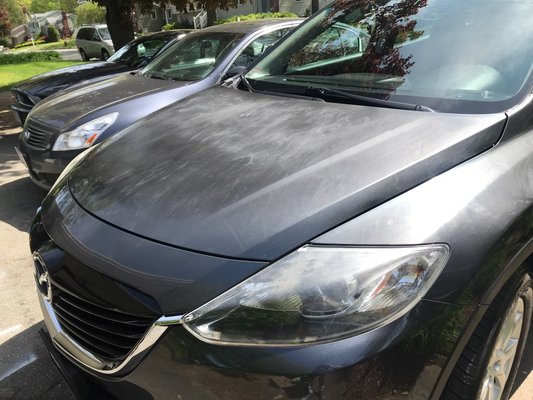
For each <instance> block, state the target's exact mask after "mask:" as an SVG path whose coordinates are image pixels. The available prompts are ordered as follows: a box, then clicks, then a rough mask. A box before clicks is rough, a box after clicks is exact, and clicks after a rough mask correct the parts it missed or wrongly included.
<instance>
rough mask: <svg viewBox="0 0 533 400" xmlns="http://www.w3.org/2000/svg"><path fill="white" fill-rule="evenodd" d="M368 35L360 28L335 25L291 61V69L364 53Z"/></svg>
mask: <svg viewBox="0 0 533 400" xmlns="http://www.w3.org/2000/svg"><path fill="white" fill-rule="evenodd" d="M367 36H368V35H367V34H366V33H364V32H363V31H361V30H360V29H358V28H354V27H352V26H349V25H346V24H335V25H333V26H331V27H329V28H328V29H326V30H325V31H324V32H322V33H321V34H320V35H318V36H317V37H316V38H315V39H313V40H312V41H311V42H309V43H308V44H307V45H306V46H305V47H303V48H302V49H301V50H300V51H298V52H297V53H295V54H294V55H293V56H292V58H291V59H290V61H289V65H288V67H289V69H290V68H295V67H299V66H303V65H306V64H311V63H314V62H319V61H327V60H331V59H337V58H341V57H346V56H350V55H356V54H358V53H361V52H363V51H364V49H365V47H366V45H367V44H368V39H367Z"/></svg>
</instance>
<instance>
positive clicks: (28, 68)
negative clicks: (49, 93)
mask: <svg viewBox="0 0 533 400" xmlns="http://www.w3.org/2000/svg"><path fill="white" fill-rule="evenodd" d="M76 64H82V62H80V61H39V62H30V63H24V64H8V65H0V91H2V90H8V89H9V88H11V86H13V85H15V84H16V83H19V82H22V81H24V80H26V79H28V78H31V77H32V76H34V75H38V74H42V73H44V72H48V71H52V70H54V69H58V68H63V67H68V66H71V65H76Z"/></svg>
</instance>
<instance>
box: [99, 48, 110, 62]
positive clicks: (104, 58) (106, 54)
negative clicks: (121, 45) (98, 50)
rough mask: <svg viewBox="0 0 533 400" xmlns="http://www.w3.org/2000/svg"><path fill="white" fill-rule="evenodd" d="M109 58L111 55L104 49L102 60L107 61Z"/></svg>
mask: <svg viewBox="0 0 533 400" xmlns="http://www.w3.org/2000/svg"><path fill="white" fill-rule="evenodd" d="M108 58H109V53H108V52H107V50H106V49H102V54H101V56H100V60H102V61H106V60H107V59H108Z"/></svg>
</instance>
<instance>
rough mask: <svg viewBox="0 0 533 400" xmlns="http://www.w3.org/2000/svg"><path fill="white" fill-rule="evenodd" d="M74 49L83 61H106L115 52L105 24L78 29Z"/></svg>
mask: <svg viewBox="0 0 533 400" xmlns="http://www.w3.org/2000/svg"><path fill="white" fill-rule="evenodd" d="M76 47H77V48H78V51H79V52H80V55H81V58H82V60H84V61H88V60H89V59H90V58H99V59H101V60H107V59H108V58H109V56H110V55H111V54H113V53H114V52H115V49H114V48H113V42H112V41H111V35H110V34H109V30H108V29H107V25H105V24H100V25H87V26H82V27H81V28H79V29H78V32H77V33H76Z"/></svg>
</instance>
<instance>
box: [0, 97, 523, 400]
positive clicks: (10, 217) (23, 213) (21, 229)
mask: <svg viewBox="0 0 533 400" xmlns="http://www.w3.org/2000/svg"><path fill="white" fill-rule="evenodd" d="M11 102H12V99H11V96H10V94H9V93H6V92H3V93H0V239H1V240H0V309H1V314H0V315H1V318H0V399H2V400H22V399H45V400H52V399H59V400H73V399H74V396H73V395H72V393H71V392H70V390H69V388H68V386H67V384H66V383H65V381H64V380H63V379H62V377H61V375H60V374H59V372H58V371H57V369H56V368H55V366H54V365H53V363H52V361H51V359H50V357H49V356H48V354H47V352H46V350H45V347H44V345H43V344H42V342H41V339H40V337H39V334H38V331H39V329H40V327H41V324H42V317H41V312H40V309H39V305H38V302H37V297H36V291H35V283H34V278H33V262H32V259H31V255H30V252H29V248H28V234H27V230H28V228H29V225H30V223H31V220H32V218H33V215H34V214H35V210H36V208H37V207H38V206H39V203H40V202H41V201H42V199H43V198H44V196H45V192H44V191H43V190H41V189H39V188H38V187H36V186H35V185H34V184H33V183H32V182H31V181H30V179H29V177H28V175H27V173H26V170H25V168H24V166H23V165H22V163H21V162H20V161H19V160H18V158H17V156H16V154H15V151H14V150H13V148H14V146H15V145H16V142H17V138H18V134H19V133H20V128H19V127H18V126H17V124H16V123H15V121H14V119H13V118H12V116H11V112H10V111H9V105H10V104H11ZM532 370H533V332H532V334H530V338H529V343H528V346H527V348H526V353H525V354H524V358H523V362H522V365H521V366H520V368H519V371H518V376H517V385H516V386H517V389H516V391H515V393H514V395H513V397H512V400H533V372H532ZM184 400H185V399H184ZM236 400H238V399H236ZM369 400H371V399H369Z"/></svg>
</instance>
